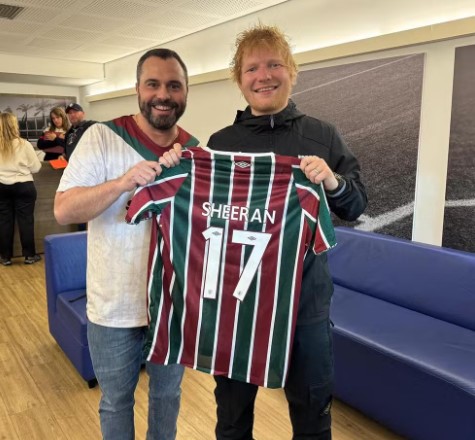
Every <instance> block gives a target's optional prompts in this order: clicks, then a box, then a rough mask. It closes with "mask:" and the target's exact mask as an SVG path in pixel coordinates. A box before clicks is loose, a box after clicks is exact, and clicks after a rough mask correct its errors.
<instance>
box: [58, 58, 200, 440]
mask: <svg viewBox="0 0 475 440" xmlns="http://www.w3.org/2000/svg"><path fill="white" fill-rule="evenodd" d="M136 91H137V95H138V103H139V107H140V112H139V113H138V114H136V115H133V116H122V117H120V118H117V119H114V120H112V121H109V122H105V123H96V124H94V125H93V126H92V127H90V128H89V129H88V130H87V131H86V133H84V136H82V138H81V140H80V142H79V144H78V146H77V148H76V150H75V152H74V155H73V156H72V157H71V161H70V162H69V165H68V167H67V168H66V169H65V172H64V174H63V177H62V179H61V182H60V184H59V187H58V192H57V194H56V198H55V205H54V213H55V216H56V219H57V221H58V222H59V223H60V224H69V223H82V222H88V262H87V263H88V264H87V316H88V319H89V322H88V341H89V349H90V353H91V358H92V363H93V367H94V372H95V374H96V378H97V380H98V383H99V385H100V387H101V392H102V397H101V401H100V404H99V414H100V421H101V430H102V435H103V438H104V439H105V440H109V439H113V440H122V439H124V440H125V439H133V438H134V393H135V388H136V386H137V382H138V379H139V372H140V368H141V365H142V363H143V354H142V349H143V342H144V335H145V331H146V326H147V306H146V275H147V274H146V267H147V259H148V249H149V242H150V222H143V224H140V225H137V226H134V227H131V226H129V225H127V224H126V223H125V221H124V215H125V212H126V207H127V202H128V201H129V199H130V198H131V196H132V194H133V191H134V190H135V189H136V187H137V186H142V185H146V184H147V183H150V182H153V181H154V180H155V177H156V176H157V175H159V174H160V173H161V171H162V166H165V167H168V166H169V164H172V163H174V162H176V160H177V156H176V153H175V151H174V149H173V148H174V146H177V144H180V145H183V146H196V145H198V144H199V142H198V140H197V139H195V138H194V137H193V136H191V135H190V134H188V133H187V132H186V131H184V130H183V129H182V128H181V127H179V126H177V121H178V120H179V118H180V117H181V116H182V114H183V112H184V111H185V108H186V100H187V94H188V74H187V69H186V66H185V64H184V63H183V61H182V60H181V58H180V57H179V55H178V54H177V53H176V52H174V51H172V50H169V49H152V50H150V51H148V52H146V53H145V54H144V55H142V57H141V58H140V60H139V62H138V65H137V84H136ZM147 223H148V224H147ZM146 369H147V372H148V375H149V378H150V382H149V383H150V384H149V415H148V432H147V439H148V440H151V439H160V440H167V439H174V438H175V436H176V420H177V416H178V411H179V404H180V393H181V390H180V384H181V379H182V376H183V367H182V366H179V365H170V366H163V365H157V364H152V363H148V362H147V363H146Z"/></svg>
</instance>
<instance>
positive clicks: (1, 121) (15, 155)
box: [0, 113, 41, 266]
mask: <svg viewBox="0 0 475 440" xmlns="http://www.w3.org/2000/svg"><path fill="white" fill-rule="evenodd" d="M40 169H41V162H40V160H39V159H38V156H37V155H36V153H35V150H34V148H33V145H31V144H30V143H29V142H28V141H27V140H25V139H22V138H21V137H20V129H19V127H18V119H17V118H16V116H15V115H13V114H12V113H1V114H0V264H2V265H3V266H10V265H11V264H12V260H11V259H12V256H13V234H14V225H15V220H16V221H17V223H18V230H19V233H20V242H21V247H22V253H23V256H24V257H25V264H33V263H36V262H37V261H40V260H41V257H40V256H39V255H38V254H37V253H36V248H35V218H34V211H35V202H36V188H35V184H34V182H33V174H34V173H37V172H38V171H39V170H40Z"/></svg>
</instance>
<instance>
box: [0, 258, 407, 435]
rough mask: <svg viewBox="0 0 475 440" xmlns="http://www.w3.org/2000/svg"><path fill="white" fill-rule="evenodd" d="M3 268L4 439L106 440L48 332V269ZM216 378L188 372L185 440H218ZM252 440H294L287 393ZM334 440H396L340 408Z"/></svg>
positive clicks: (87, 394)
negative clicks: (46, 289)
mask: <svg viewBox="0 0 475 440" xmlns="http://www.w3.org/2000/svg"><path fill="white" fill-rule="evenodd" d="M13 261H14V264H13V265H12V266H10V267H3V266H0V439H2V440H7V439H8V440H37V439H38V440H56V439H71V440H94V439H100V438H101V435H100V428H99V418H98V414H97V407H98V401H99V397H100V393H99V389H98V388H97V387H96V388H94V389H89V388H88V387H87V385H86V383H85V382H84V381H83V380H82V379H81V377H80V376H79V374H78V373H77V372H76V370H75V369H74V368H73V366H72V365H71V364H70V362H69V361H68V359H67V358H66V357H65V356H64V354H63V353H62V351H61V350H60V349H59V347H58V346H57V344H56V343H55V341H54V340H53V338H52V337H51V336H50V334H49V331H48V322H47V314H46V295H45V287H44V263H43V262H40V263H37V264H34V265H31V266H26V265H24V264H23V259H14V260H13ZM213 383H214V381H213V380H212V378H211V377H210V376H208V375H206V374H203V373H199V372H196V371H193V370H187V371H186V374H185V379H184V382H183V396H182V406H181V412H180V418H179V424H178V439H179V440H208V439H213V438H214V434H213V429H214V423H215V405H214V397H213ZM146 390H147V376H146V375H145V374H142V375H141V378H140V382H139V387H138V389H137V393H136V432H137V439H139V440H141V439H145V432H146V414H147V391H146ZM254 437H255V438H256V439H257V440H280V439H290V438H291V431H290V424H289V419H288V414H287V405H286V401H285V398H284V395H283V393H282V390H266V389H261V390H260V391H259V394H258V399H257V403H256V421H255V430H254ZM333 438H334V440H397V439H400V437H398V436H396V435H394V434H392V433H391V432H389V431H387V430H386V429H384V428H382V427H381V426H379V425H378V424H377V423H375V422H373V421H372V420H370V419H368V418H366V417H364V416H363V415H362V414H360V413H358V412H357V411H355V410H353V409H352V408H350V407H348V406H347V405H345V404H343V403H341V402H338V401H337V402H335V404H334V406H333Z"/></svg>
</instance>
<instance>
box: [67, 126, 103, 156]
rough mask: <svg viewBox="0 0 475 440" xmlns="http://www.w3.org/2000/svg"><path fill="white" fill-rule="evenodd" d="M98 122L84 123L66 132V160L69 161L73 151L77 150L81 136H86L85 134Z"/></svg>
mask: <svg viewBox="0 0 475 440" xmlns="http://www.w3.org/2000/svg"><path fill="white" fill-rule="evenodd" d="M96 122H97V121H82V122H80V123H79V125H77V126H76V127H72V126H71V127H70V129H69V130H68V131H67V132H66V135H65V136H64V139H65V141H66V142H65V145H64V155H65V156H66V160H69V158H70V157H71V154H73V151H74V149H75V148H76V145H77V144H78V142H79V139H81V136H82V135H83V134H84V132H85V131H86V130H87V129H88V128H89V127H90V126H91V125H93V124H95V123H96Z"/></svg>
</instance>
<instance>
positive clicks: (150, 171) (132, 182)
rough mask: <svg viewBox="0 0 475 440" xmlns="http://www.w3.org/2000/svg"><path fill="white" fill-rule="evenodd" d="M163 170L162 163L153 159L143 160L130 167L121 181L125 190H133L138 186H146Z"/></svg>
mask: <svg viewBox="0 0 475 440" xmlns="http://www.w3.org/2000/svg"><path fill="white" fill-rule="evenodd" d="M161 172H162V167H161V166H160V164H159V163H158V162H156V161H153V160H143V161H141V162H139V163H137V164H136V165H134V166H133V167H132V168H130V169H129V171H127V172H126V173H125V174H124V175H123V176H122V177H120V178H119V179H118V180H119V183H120V186H121V188H122V191H123V192H126V191H133V190H134V189H136V188H137V187H138V186H145V185H147V184H148V183H151V182H153V181H154V180H155V177H157V176H159V175H160V173H161Z"/></svg>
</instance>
